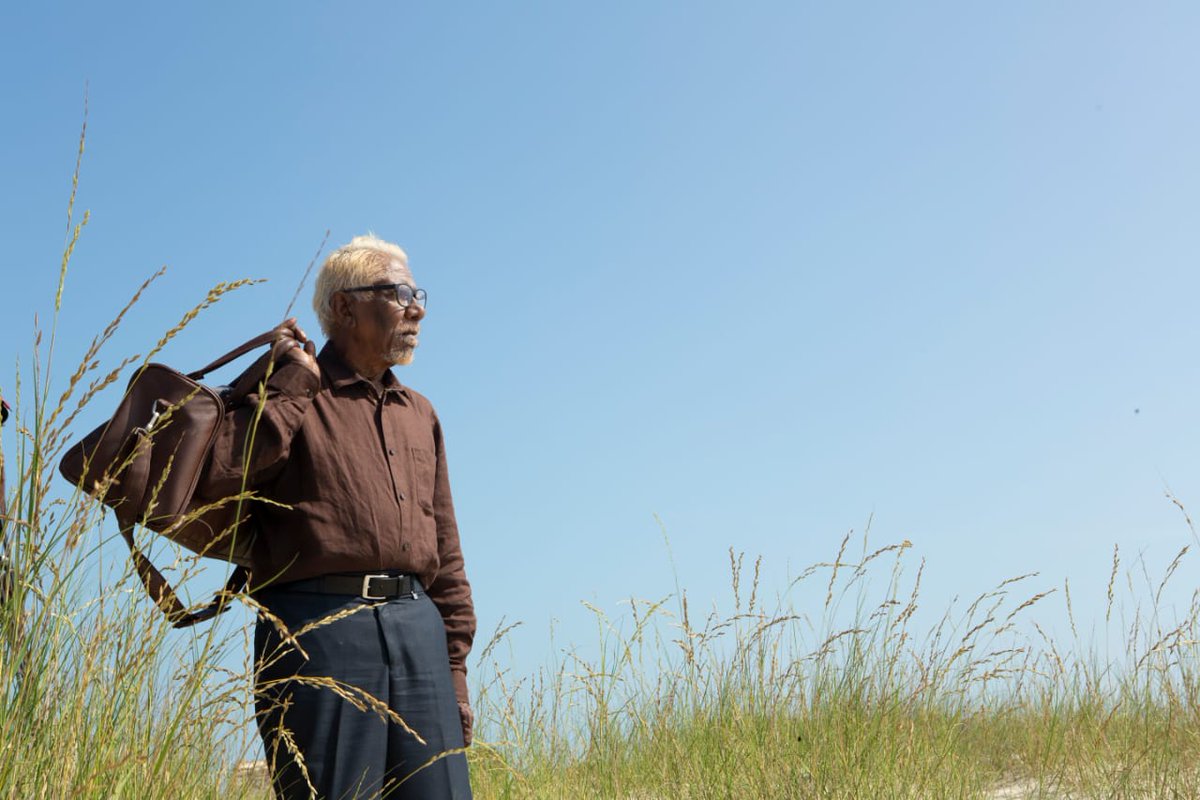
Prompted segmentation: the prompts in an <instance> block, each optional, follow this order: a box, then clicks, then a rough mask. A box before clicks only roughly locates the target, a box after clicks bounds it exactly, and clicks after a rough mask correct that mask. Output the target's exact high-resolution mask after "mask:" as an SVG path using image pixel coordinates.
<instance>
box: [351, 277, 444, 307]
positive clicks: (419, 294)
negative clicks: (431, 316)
mask: <svg viewBox="0 0 1200 800" xmlns="http://www.w3.org/2000/svg"><path fill="white" fill-rule="evenodd" d="M342 291H343V292H384V293H385V294H384V296H385V297H387V298H388V299H389V300H395V301H396V305H398V306H400V307H401V308H407V307H408V305H409V304H410V303H412V301H414V300H416V301H417V305H419V306H420V307H421V308H424V307H425V299H426V297H428V295H427V294H426V293H425V290H424V289H414V288H413V287H411V286H409V285H408V284H407V283H377V284H375V285H374V286H353V287H351V288H349V289H342Z"/></svg>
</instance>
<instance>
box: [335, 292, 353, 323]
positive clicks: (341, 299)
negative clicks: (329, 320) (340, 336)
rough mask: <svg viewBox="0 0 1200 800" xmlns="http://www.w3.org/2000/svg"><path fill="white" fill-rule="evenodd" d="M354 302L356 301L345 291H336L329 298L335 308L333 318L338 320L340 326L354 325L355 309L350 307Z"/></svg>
mask: <svg viewBox="0 0 1200 800" xmlns="http://www.w3.org/2000/svg"><path fill="white" fill-rule="evenodd" d="M353 303H354V301H353V300H351V299H350V298H349V297H348V296H347V295H346V293H345V292H334V293H333V297H331V298H329V304H330V306H331V307H332V308H333V318H334V319H335V320H337V324H338V326H339V327H342V328H352V327H354V322H355V320H354V311H353V310H351V308H350V306H351V305H352V304H353Z"/></svg>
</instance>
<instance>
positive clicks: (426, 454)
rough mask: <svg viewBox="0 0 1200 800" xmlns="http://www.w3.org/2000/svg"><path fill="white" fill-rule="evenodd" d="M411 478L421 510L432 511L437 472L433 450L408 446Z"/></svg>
mask: <svg viewBox="0 0 1200 800" xmlns="http://www.w3.org/2000/svg"><path fill="white" fill-rule="evenodd" d="M408 452H409V457H410V459H411V464H412V468H411V469H412V471H411V476H412V478H411V480H412V488H413V492H414V494H415V495H416V498H417V503H418V504H419V505H420V506H421V508H422V510H424V511H426V512H428V513H433V485H434V478H435V476H436V473H437V459H436V458H435V457H434V455H433V451H431V450H425V449H423V448H420V447H410V448H409V450H408Z"/></svg>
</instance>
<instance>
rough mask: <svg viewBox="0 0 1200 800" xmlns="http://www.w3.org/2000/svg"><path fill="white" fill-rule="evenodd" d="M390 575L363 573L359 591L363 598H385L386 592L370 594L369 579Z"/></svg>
mask: <svg viewBox="0 0 1200 800" xmlns="http://www.w3.org/2000/svg"><path fill="white" fill-rule="evenodd" d="M390 577H391V576H390V575H364V576H363V582H362V591H361V592H360V593H359V594H360V595H362V598H363V599H364V600H387V595H386V594H380V595H374V594H371V579H372V578H390Z"/></svg>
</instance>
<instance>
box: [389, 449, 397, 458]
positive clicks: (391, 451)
mask: <svg viewBox="0 0 1200 800" xmlns="http://www.w3.org/2000/svg"><path fill="white" fill-rule="evenodd" d="M388 455H389V456H394V455H396V451H395V450H393V449H392V448H390V447H389V448H388Z"/></svg>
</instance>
